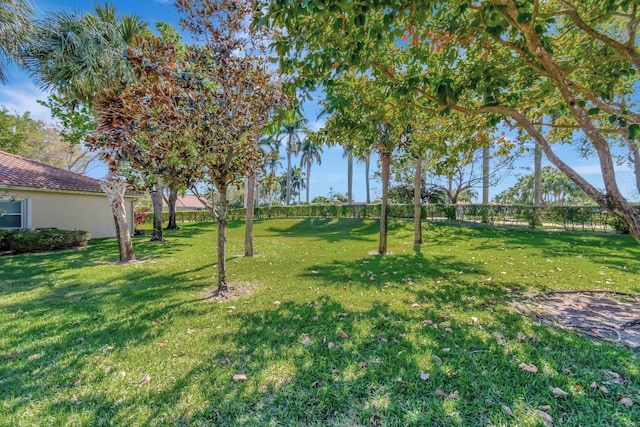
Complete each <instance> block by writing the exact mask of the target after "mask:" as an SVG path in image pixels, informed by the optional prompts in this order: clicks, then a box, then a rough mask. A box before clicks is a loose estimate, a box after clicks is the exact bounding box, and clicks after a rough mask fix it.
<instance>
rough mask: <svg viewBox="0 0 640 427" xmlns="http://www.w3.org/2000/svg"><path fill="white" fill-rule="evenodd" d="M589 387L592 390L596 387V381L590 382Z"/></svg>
mask: <svg viewBox="0 0 640 427" xmlns="http://www.w3.org/2000/svg"><path fill="white" fill-rule="evenodd" d="M589 387H591V388H592V389H593V390H595V389H597V388H598V383H596V382H595V381H594V382H592V383H591V385H590V386H589Z"/></svg>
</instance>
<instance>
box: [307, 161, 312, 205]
mask: <svg viewBox="0 0 640 427" xmlns="http://www.w3.org/2000/svg"><path fill="white" fill-rule="evenodd" d="M310 184H311V162H308V163H307V204H309V187H311V185H310Z"/></svg>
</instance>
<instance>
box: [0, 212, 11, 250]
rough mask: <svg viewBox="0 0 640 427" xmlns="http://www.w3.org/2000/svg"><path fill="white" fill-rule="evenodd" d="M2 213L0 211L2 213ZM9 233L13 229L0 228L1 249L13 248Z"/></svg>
mask: <svg viewBox="0 0 640 427" xmlns="http://www.w3.org/2000/svg"><path fill="white" fill-rule="evenodd" d="M1 214H2V213H1V212H0V215H1ZM9 233H11V231H9V230H4V229H2V228H0V251H8V250H9V249H11V247H10V246H9V239H8V236H9Z"/></svg>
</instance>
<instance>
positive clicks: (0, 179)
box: [0, 151, 139, 237]
mask: <svg viewBox="0 0 640 427" xmlns="http://www.w3.org/2000/svg"><path fill="white" fill-rule="evenodd" d="M138 197H139V196H138V195H135V194H134V195H125V207H126V210H127V218H128V219H129V226H130V227H131V230H130V232H131V233H132V234H133V227H134V224H133V209H134V202H135V200H136V199H137V198H138ZM45 227H56V228H59V229H63V230H74V229H77V230H85V231H88V232H89V233H91V237H115V235H116V230H115V225H114V221H113V214H112V212H111V205H110V203H109V200H108V199H107V196H106V194H105V193H104V192H103V191H102V190H101V189H100V181H99V180H97V179H94V178H89V177H87V176H84V175H78V174H76V173H73V172H69V171H66V170H64V169H59V168H55V167H53V166H48V165H45V164H43V163H39V162H36V161H33V160H29V159H26V158H24V157H20V156H16V155H14V154H9V153H5V152H4V151H0V228H9V229H19V228H45Z"/></svg>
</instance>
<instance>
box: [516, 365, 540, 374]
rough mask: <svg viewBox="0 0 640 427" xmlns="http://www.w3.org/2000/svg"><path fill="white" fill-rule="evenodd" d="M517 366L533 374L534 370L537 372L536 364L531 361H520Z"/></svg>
mask: <svg viewBox="0 0 640 427" xmlns="http://www.w3.org/2000/svg"><path fill="white" fill-rule="evenodd" d="M518 366H519V367H520V369H522V370H523V371H526V372H531V373H532V374H535V373H536V372H538V367H537V366H536V365H534V364H533V363H521V364H520V365H518Z"/></svg>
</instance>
